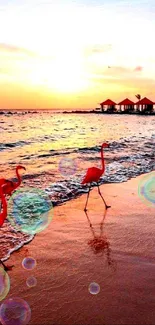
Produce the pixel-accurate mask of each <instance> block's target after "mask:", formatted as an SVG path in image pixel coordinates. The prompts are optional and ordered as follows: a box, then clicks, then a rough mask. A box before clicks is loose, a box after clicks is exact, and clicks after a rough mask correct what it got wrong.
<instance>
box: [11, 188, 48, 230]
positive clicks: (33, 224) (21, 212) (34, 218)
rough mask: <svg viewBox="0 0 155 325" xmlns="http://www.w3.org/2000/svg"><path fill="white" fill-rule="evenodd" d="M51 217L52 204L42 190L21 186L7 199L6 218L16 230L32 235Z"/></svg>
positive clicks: (45, 226) (42, 227)
mask: <svg viewBox="0 0 155 325" xmlns="http://www.w3.org/2000/svg"><path fill="white" fill-rule="evenodd" d="M52 217H53V205H52V202H51V200H50V198H49V196H48V195H47V194H46V193H45V192H44V191H43V190H40V189H36V188H31V187H25V188H21V189H19V190H17V191H15V192H14V193H13V194H12V196H11V197H10V199H9V202H8V219H9V221H10V223H11V225H12V226H13V227H14V228H15V229H16V230H17V231H21V232H23V233H26V234H30V235H34V234H36V233H39V232H41V231H43V230H44V229H45V228H47V226H48V225H49V224H50V222H51V220H52Z"/></svg>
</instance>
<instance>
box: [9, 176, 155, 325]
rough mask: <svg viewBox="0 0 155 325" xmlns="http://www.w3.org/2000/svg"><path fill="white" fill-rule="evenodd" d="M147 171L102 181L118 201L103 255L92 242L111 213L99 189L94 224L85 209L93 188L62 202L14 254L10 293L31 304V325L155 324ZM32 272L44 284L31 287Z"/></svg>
mask: <svg viewBox="0 0 155 325" xmlns="http://www.w3.org/2000/svg"><path fill="white" fill-rule="evenodd" d="M150 174H151V173H150ZM142 177H143V175H141V176H140V177H137V178H135V179H132V180H130V181H128V182H127V183H119V184H106V185H102V186H101V192H102V194H103V196H104V197H105V200H106V201H107V204H109V205H111V208H110V209H109V210H108V211H107V214H106V217H105V222H104V225H103V233H102V254H101V253H99V249H98V254H95V253H94V251H93V249H92V248H91V245H90V243H94V244H95V241H94V242H92V241H91V242H90V240H92V239H93V238H94V237H93V231H94V232H95V233H94V234H95V235H96V236H97V235H98V236H99V235H100V222H101V220H102V218H103V215H104V205H103V202H102V200H101V198H100V196H99V195H98V192H97V189H93V190H92V191H91V193H90V201H89V203H88V217H89V219H90V221H91V223H92V225H93V228H91V227H90V226H89V222H88V220H87V217H86V215H85V213H84V211H83V208H84V204H85V200H86V195H82V196H81V197H79V198H77V199H75V200H72V201H69V202H67V203H66V204H63V205H61V206H59V207H56V208H54V217H53V220H52V222H51V224H50V225H49V227H48V228H47V229H46V230H44V231H43V232H42V233H40V234H38V235H36V236H35V239H34V240H33V241H32V242H31V243H29V244H28V245H27V246H25V247H23V248H22V249H21V250H20V251H18V252H15V253H13V254H12V256H11V258H10V259H9V261H7V263H6V264H9V265H11V264H14V265H15V267H14V268H13V270H12V271H11V272H9V276H10V280H11V290H10V293H9V295H8V296H7V297H14V296H16V297H17V296H18V297H21V298H23V299H25V300H26V301H27V302H28V303H29V305H30V308H31V311H32V317H31V321H30V323H29V324H30V325H52V324H57V325H59V324H61V325H64V324H66V325H67V324H68V325H73V324H77V325H87V324H89V325H90V324H94V325H98V324H101V325H103V324H106V325H111V324H124V325H125V324H137V325H138V324H148V325H150V324H155V280H154V278H155V218H154V215H155V209H154V208H150V207H149V206H146V205H145V204H144V203H143V202H142V201H141V200H140V198H139V197H138V194H137V187H138V182H139V180H140V179H141V178H142ZM100 239H101V237H100ZM106 240H107V241H106ZM98 242H99V243H100V247H101V240H100V241H99V239H98ZM88 243H89V244H88ZM104 243H105V245H104ZM106 243H107V244H106ZM98 247H99V246H98ZM25 248H28V255H29V256H32V257H33V258H35V259H36V261H37V266H36V268H35V269H34V270H32V271H27V270H25V269H23V267H22V264H21V263H22V260H23V258H24V257H25ZM106 248H107V250H106ZM100 250H101V248H100ZM108 258H109V261H111V265H108ZM109 263H110V262H109ZM31 275H33V276H35V278H36V279H37V285H36V286H35V287H32V288H28V287H27V285H26V279H27V278H28V277H29V276H31ZM92 282H97V283H98V284H99V286H100V292H99V293H98V294H96V295H92V294H90V292H89V291H88V287H89V285H90V283H92Z"/></svg>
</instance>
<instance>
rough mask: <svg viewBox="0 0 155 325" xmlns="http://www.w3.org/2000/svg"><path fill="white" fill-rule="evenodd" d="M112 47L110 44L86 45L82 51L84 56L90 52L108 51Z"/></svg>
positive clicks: (90, 53)
mask: <svg viewBox="0 0 155 325" xmlns="http://www.w3.org/2000/svg"><path fill="white" fill-rule="evenodd" d="M111 49H112V45H111V44H102V45H101V44H94V45H92V46H88V47H86V48H85V50H84V52H85V55H86V56H89V55H92V54H101V53H105V52H108V51H110V50H111Z"/></svg>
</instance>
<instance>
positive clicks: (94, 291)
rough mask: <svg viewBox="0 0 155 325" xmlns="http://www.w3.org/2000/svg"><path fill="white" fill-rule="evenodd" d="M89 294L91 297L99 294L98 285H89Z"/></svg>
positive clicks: (94, 283)
mask: <svg viewBox="0 0 155 325" xmlns="http://www.w3.org/2000/svg"><path fill="white" fill-rule="evenodd" d="M89 292H90V293H91V294H92V295H97V294H98V293H99V292H100V286H99V284H98V283H96V282H92V283H90V285H89Z"/></svg>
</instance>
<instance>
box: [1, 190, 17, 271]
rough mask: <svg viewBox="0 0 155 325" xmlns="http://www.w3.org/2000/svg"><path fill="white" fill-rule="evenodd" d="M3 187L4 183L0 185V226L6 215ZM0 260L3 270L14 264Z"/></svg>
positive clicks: (9, 268) (7, 269) (10, 267)
mask: <svg viewBox="0 0 155 325" xmlns="http://www.w3.org/2000/svg"><path fill="white" fill-rule="evenodd" d="M5 187H6V185H5V184H3V185H2V186H0V198H1V202H2V207H3V211H2V212H0V227H1V226H2V225H3V223H4V220H5V219H6V217H7V202H6V198H5V194H4V190H5ZM0 262H1V263H2V265H3V267H4V270H5V271H9V270H11V269H12V268H13V266H14V265H10V266H9V265H5V264H4V263H3V262H2V261H1V260H0Z"/></svg>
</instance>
